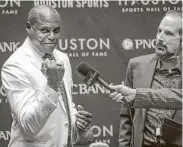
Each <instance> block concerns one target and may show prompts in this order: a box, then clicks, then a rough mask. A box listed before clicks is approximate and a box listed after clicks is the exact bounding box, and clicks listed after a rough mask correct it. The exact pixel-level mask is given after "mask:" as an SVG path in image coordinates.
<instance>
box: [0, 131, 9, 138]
mask: <svg viewBox="0 0 183 147" xmlns="http://www.w3.org/2000/svg"><path fill="white" fill-rule="evenodd" d="M10 137H11V133H10V131H8V130H5V131H0V140H10Z"/></svg>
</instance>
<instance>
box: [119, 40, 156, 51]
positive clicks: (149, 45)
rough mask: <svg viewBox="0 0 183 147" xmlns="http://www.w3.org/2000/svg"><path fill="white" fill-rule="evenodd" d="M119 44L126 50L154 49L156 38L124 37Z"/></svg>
mask: <svg viewBox="0 0 183 147" xmlns="http://www.w3.org/2000/svg"><path fill="white" fill-rule="evenodd" d="M121 46H122V48H123V49H125V50H127V51H130V50H139V49H154V48H155V47H156V39H130V38H126V39H124V40H123V41H122V43H121Z"/></svg>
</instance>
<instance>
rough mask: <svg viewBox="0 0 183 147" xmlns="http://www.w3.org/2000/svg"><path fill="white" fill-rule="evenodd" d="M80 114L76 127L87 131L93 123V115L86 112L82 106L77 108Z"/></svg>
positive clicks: (77, 116)
mask: <svg viewBox="0 0 183 147" xmlns="http://www.w3.org/2000/svg"><path fill="white" fill-rule="evenodd" d="M77 109H78V113H77V114H76V115H75V116H76V126H77V127H78V128H79V129H81V130H86V129H87V128H88V127H89V126H90V124H91V122H92V114H91V113H89V112H87V111H84V108H83V107H82V106H81V105H78V106H77Z"/></svg>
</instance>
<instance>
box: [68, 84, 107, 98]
mask: <svg viewBox="0 0 183 147" xmlns="http://www.w3.org/2000/svg"><path fill="white" fill-rule="evenodd" d="M99 93H100V94H108V93H109V91H108V90H107V89H105V88H104V87H103V86H101V85H99V84H94V85H92V86H87V85H86V84H73V92H72V94H73V95H85V94H86V95H88V94H99Z"/></svg>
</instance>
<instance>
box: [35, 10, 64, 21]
mask: <svg viewBox="0 0 183 147" xmlns="http://www.w3.org/2000/svg"><path fill="white" fill-rule="evenodd" d="M37 21H39V22H44V21H46V22H49V23H51V22H53V23H60V21H61V20H60V16H59V15H58V14H57V13H55V12H53V11H44V10H42V11H40V12H38V13H37Z"/></svg>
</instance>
